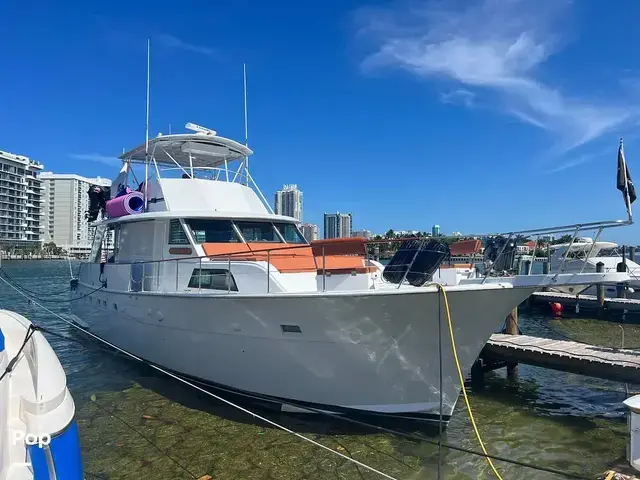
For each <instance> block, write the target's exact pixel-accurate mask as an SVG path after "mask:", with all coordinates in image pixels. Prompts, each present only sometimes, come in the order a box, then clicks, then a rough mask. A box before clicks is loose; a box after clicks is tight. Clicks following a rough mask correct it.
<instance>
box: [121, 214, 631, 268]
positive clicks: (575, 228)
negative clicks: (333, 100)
mask: <svg viewBox="0 0 640 480" xmlns="http://www.w3.org/2000/svg"><path fill="white" fill-rule="evenodd" d="M632 223H633V222H632V221H630V220H615V221H603V222H591V223H582V224H572V225H562V226H558V227H546V228H540V229H530V230H519V231H518V230H514V231H510V232H508V233H493V234H475V235H474V234H465V235H455V236H454V235H443V236H438V237H430V236H426V237H425V236H423V237H420V236H417V235H416V236H411V237H400V238H385V239H381V240H367V239H364V237H363V241H362V243H364V244H367V245H377V244H385V243H387V244H388V243H401V242H404V241H407V240H427V239H428V240H431V239H440V240H442V239H454V238H455V239H461V240H462V239H465V238H468V237H481V238H487V237H497V236H509V237H511V238H513V237H515V236H517V235H522V234H526V233H547V234H549V233H563V232H574V234H575V232H581V231H585V230H593V229H594V228H598V227H599V228H601V229H603V230H604V229H607V228H616V227H622V226H627V225H631V224H632ZM331 240H335V241H331ZM343 241H344V240H343V239H341V238H336V239H325V240H323V242H325V243H324V244H325V245H331V244H334V243H335V244H341V243H342V242H343ZM269 243H271V242H269ZM273 244H274V245H277V247H266V248H263V249H259V250H250V251H247V250H243V251H237V252H225V253H220V254H212V255H202V256H200V255H194V256H190V257H181V258H179V259H176V258H166V259H159V260H147V261H144V262H118V264H119V265H128V264H135V263H163V262H172V261H174V260H181V261H182V260H199V259H201V258H210V259H211V258H217V257H227V256H240V255H253V254H256V253H267V252H273V251H276V250H277V251H290V250H297V249H303V248H310V247H311V246H312V244H308V243H303V244H283V243H273ZM238 245H245V244H244V243H239V244H238ZM282 245H287V246H286V247H283V246H282Z"/></svg>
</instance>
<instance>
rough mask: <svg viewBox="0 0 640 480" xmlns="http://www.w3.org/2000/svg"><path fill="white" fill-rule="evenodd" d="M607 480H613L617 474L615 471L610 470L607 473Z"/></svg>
mask: <svg viewBox="0 0 640 480" xmlns="http://www.w3.org/2000/svg"><path fill="white" fill-rule="evenodd" d="M607 473H608V475H607V478H605V480H611V479H612V478H613V476H614V475H615V474H616V472H614V471H613V470H609V472H607Z"/></svg>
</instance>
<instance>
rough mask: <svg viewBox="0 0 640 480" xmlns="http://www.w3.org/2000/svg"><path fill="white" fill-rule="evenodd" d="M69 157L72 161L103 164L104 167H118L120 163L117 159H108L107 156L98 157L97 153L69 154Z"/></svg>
mask: <svg viewBox="0 0 640 480" xmlns="http://www.w3.org/2000/svg"><path fill="white" fill-rule="evenodd" d="M69 157H70V158H72V159H74V160H83V161H89V162H97V163H104V164H105V165H110V166H115V165H120V163H121V161H120V160H119V159H118V157H110V156H108V155H100V154H98V153H71V154H69Z"/></svg>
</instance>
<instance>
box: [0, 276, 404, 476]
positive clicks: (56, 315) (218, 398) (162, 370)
mask: <svg viewBox="0 0 640 480" xmlns="http://www.w3.org/2000/svg"><path fill="white" fill-rule="evenodd" d="M0 280H2V281H3V282H4V283H5V284H6V285H8V286H10V287H11V288H13V289H14V290H15V291H16V292H18V293H19V294H20V295H22V296H23V297H25V298H26V299H28V300H30V301H31V302H33V304H34V305H37V306H38V307H40V308H42V309H43V310H45V311H47V312H48V313H50V314H51V315H53V316H55V317H56V318H59V319H60V320H62V321H63V322H65V323H67V324H69V325H71V326H72V327H74V328H76V329H78V330H80V331H82V332H84V333H86V334H87V335H89V336H91V337H93V338H95V339H96V340H98V341H100V342H102V343H104V344H105V345H109V346H110V347H111V348H114V349H115V350H117V351H119V352H121V353H123V354H125V355H127V356H128V357H130V358H133V359H134V360H137V361H139V362H141V363H143V364H145V365H148V366H149V367H151V368H153V369H154V370H157V371H159V372H161V373H164V374H165V375H167V376H169V377H171V378H173V379H175V380H178V381H179V382H182V383H184V384H185V385H189V386H190V387H192V388H195V389H196V390H198V391H200V392H202V393H204V394H206V395H209V396H210V397H213V398H215V399H216V400H218V401H220V402H223V403H226V404H227V405H229V406H231V407H233V408H236V409H238V410H240V411H242V412H244V413H246V414H248V415H251V416H252V417H253V418H257V419H258V420H260V421H262V422H265V423H267V424H269V425H271V426H273V427H276V428H279V429H280V430H283V431H285V432H287V433H289V434H291V435H294V436H296V437H298V438H300V439H302V440H304V441H306V442H309V443H311V444H312V445H315V446H316V447H319V448H322V449H324V450H327V451H329V452H331V453H333V454H334V455H337V456H339V457H341V458H343V459H345V460H347V461H349V462H351V463H354V464H355V465H359V466H360V467H362V468H365V469H367V470H369V471H371V472H373V473H377V474H378V475H380V476H381V477H384V478H387V479H389V480H398V479H397V478H395V477H392V476H391V475H388V474H386V473H384V472H381V471H380V470H377V469H376V468H374V467H371V466H369V465H367V464H366V463H363V462H360V461H359V460H356V459H355V458H351V457H349V456H348V455H345V454H343V453H340V452H337V451H335V450H334V449H332V448H331V447H327V446H326V445H323V444H321V443H320V442H317V441H315V440H313V439H311V438H309V437H305V436H304V435H302V434H301V433H298V432H295V431H293V430H291V429H289V428H287V427H285V426H284V425H280V424H278V423H276V422H274V421H273V420H270V419H268V418H266V417H263V416H262V415H259V414H257V413H254V412H252V411H251V410H249V409H247V408H244V407H242V406H240V405H237V404H235V403H233V402H231V401H229V400H227V399H226V398H223V397H220V396H218V395H216V394H214V393H212V392H209V391H207V390H205V389H204V388H202V387H200V386H198V385H196V384H194V383H191V382H189V381H188V380H185V379H184V378H182V377H179V376H178V375H175V374H173V373H171V372H169V371H168V370H165V369H164V368H162V367H159V366H158V365H155V364H153V363H150V362H147V361H146V360H144V359H142V358H140V357H138V356H137V355H134V354H133V353H130V352H128V351H127V350H124V349H122V348H120V347H118V346H116V345H114V344H113V343H111V342H109V341H107V340H105V339H103V338H102V337H99V336H98V335H96V334H94V333H92V332H90V331H88V330H86V329H84V328H82V327H81V326H79V325H76V324H75V323H73V322H72V321H70V320H67V319H66V318H64V317H63V316H62V315H60V314H58V313H56V312H54V311H52V310H51V309H49V308H47V307H45V306H44V305H41V304H40V303H38V302H37V301H36V300H34V299H33V298H31V297H29V296H28V295H27V294H25V293H23V292H22V291H20V290H19V289H18V288H16V287H14V286H13V285H11V283H9V282H8V281H7V280H5V279H4V278H3V277H2V276H0Z"/></svg>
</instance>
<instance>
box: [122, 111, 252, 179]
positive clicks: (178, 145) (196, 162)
mask: <svg viewBox="0 0 640 480" xmlns="http://www.w3.org/2000/svg"><path fill="white" fill-rule="evenodd" d="M186 128H187V129H190V130H192V131H195V132H196V133H185V134H177V135H158V136H157V137H156V138H153V139H151V140H149V143H148V145H147V143H146V142H145V143H143V144H141V145H139V146H137V147H136V148H134V149H133V150H130V151H128V152H126V153H124V154H123V155H121V156H120V159H121V160H123V161H124V162H132V163H151V164H155V165H158V166H159V165H162V166H173V167H177V168H183V169H185V168H189V169H192V168H195V169H198V168H216V167H220V166H222V165H226V164H228V162H232V161H236V160H240V161H242V162H243V165H241V167H244V166H245V165H246V159H247V157H249V156H250V155H252V154H253V151H251V149H250V148H249V147H247V146H245V145H242V144H240V143H238V142H236V141H234V140H231V139H229V138H225V137H220V136H218V135H217V132H216V131H215V130H211V129H208V128H205V127H201V126H199V125H195V124H193V123H187V125H186ZM185 173H189V174H191V173H193V172H187V171H186V170H185Z"/></svg>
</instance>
